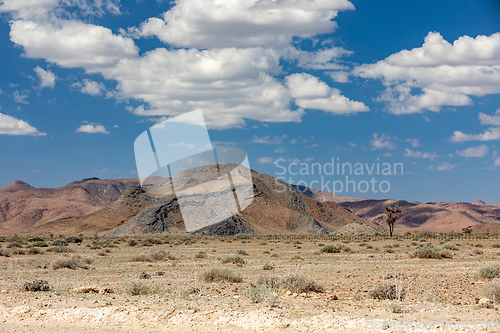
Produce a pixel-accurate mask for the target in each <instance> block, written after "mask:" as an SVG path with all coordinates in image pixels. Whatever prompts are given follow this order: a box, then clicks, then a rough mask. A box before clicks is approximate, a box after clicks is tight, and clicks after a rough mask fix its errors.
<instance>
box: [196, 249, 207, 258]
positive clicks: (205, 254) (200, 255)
mask: <svg viewBox="0 0 500 333" xmlns="http://www.w3.org/2000/svg"><path fill="white" fill-rule="evenodd" d="M206 257H207V253H206V252H205V251H200V252H198V253H196V254H195V255H194V258H195V259H204V258H206Z"/></svg>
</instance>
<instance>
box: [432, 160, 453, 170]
mask: <svg viewBox="0 0 500 333" xmlns="http://www.w3.org/2000/svg"><path fill="white" fill-rule="evenodd" d="M456 166H457V165H456V164H452V163H449V162H446V163H441V164H439V165H437V166H436V168H435V169H436V171H450V170H453V169H454V168H455V167H456Z"/></svg>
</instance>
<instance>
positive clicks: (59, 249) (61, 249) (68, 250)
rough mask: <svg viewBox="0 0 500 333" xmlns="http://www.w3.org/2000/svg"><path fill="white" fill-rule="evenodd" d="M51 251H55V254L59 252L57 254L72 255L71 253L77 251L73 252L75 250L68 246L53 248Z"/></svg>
mask: <svg viewBox="0 0 500 333" xmlns="http://www.w3.org/2000/svg"><path fill="white" fill-rule="evenodd" d="M51 250H52V251H54V252H57V253H71V252H75V251H73V249H71V248H70V247H68V246H66V245H61V246H56V247H53V248H52V249H51Z"/></svg>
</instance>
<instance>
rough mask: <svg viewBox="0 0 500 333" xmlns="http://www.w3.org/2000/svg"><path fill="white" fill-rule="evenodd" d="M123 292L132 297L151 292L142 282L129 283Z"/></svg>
mask: <svg viewBox="0 0 500 333" xmlns="http://www.w3.org/2000/svg"><path fill="white" fill-rule="evenodd" d="M125 291H126V292H127V293H128V294H130V295H132V296H138V295H147V294H149V293H150V292H151V288H150V287H149V286H148V285H147V284H145V283H142V282H130V283H129V284H128V285H127V286H126V288H125Z"/></svg>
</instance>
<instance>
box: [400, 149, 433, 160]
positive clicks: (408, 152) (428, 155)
mask: <svg viewBox="0 0 500 333" xmlns="http://www.w3.org/2000/svg"><path fill="white" fill-rule="evenodd" d="M404 156H406V157H414V158H428V159H431V160H433V159H435V158H438V157H439V155H438V154H436V153H428V152H421V151H413V150H411V149H408V148H406V150H405V155H404Z"/></svg>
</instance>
